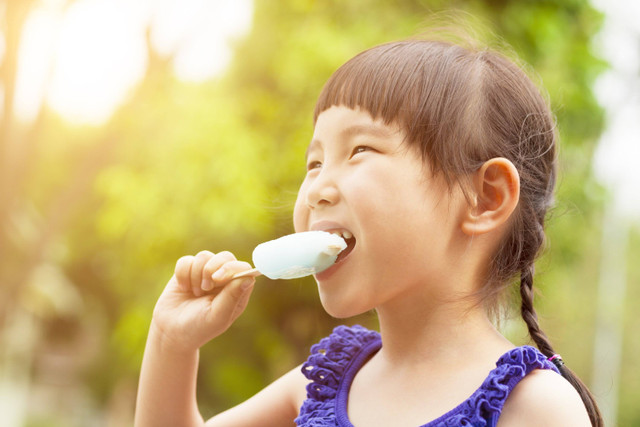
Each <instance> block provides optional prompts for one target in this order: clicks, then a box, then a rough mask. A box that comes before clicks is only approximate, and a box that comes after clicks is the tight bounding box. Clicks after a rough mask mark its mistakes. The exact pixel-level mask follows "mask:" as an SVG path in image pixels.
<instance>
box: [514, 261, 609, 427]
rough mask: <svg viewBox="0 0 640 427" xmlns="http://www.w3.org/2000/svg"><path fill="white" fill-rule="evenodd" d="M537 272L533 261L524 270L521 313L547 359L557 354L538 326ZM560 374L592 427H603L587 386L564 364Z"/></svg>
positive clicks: (559, 368)
mask: <svg viewBox="0 0 640 427" xmlns="http://www.w3.org/2000/svg"><path fill="white" fill-rule="evenodd" d="M534 271H535V267H534V264H533V261H530V263H529V265H528V266H527V267H525V268H523V270H522V272H521V275H520V296H521V297H522V306H521V309H520V311H521V313H522V318H523V319H524V322H525V323H526V325H527V329H528V330H529V335H530V336H531V338H532V339H533V341H534V342H535V344H536V346H537V347H538V349H539V350H540V351H541V352H542V354H544V355H545V356H547V357H551V356H553V354H554V353H555V352H554V351H553V347H552V346H551V342H550V341H549V338H547V336H546V335H545V333H544V332H542V329H540V325H539V324H538V315H537V314H536V311H535V309H534V308H533V296H534V290H533V273H534ZM556 366H557V368H558V370H559V371H560V374H562V376H563V377H564V378H565V379H566V380H567V381H569V383H570V384H571V385H572V386H573V387H574V388H575V389H576V391H577V392H578V394H579V395H580V398H581V399H582V402H583V403H584V406H585V407H586V409H587V413H588V414H589V419H590V420H591V425H592V426H593V427H603V426H604V422H603V420H602V415H601V414H600V410H599V409H598V406H597V404H596V402H595V398H594V397H593V395H592V394H591V392H589V389H588V388H587V386H585V385H584V383H583V382H582V381H581V380H580V378H578V377H577V376H576V375H575V374H574V373H573V372H572V371H571V370H570V369H569V368H567V366H566V365H564V364H559V365H556Z"/></svg>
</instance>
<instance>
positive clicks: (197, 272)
mask: <svg viewBox="0 0 640 427" xmlns="http://www.w3.org/2000/svg"><path fill="white" fill-rule="evenodd" d="M213 256H214V254H213V252H210V251H200V252H198V254H197V255H196V256H195V259H194V260H193V264H192V265H191V290H192V291H193V294H194V295H195V296H197V297H200V296H202V290H201V289H200V284H201V283H202V270H203V268H204V266H205V265H206V264H207V262H208V261H209V260H210V259H211V257H213Z"/></svg>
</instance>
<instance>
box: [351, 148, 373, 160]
mask: <svg viewBox="0 0 640 427" xmlns="http://www.w3.org/2000/svg"><path fill="white" fill-rule="evenodd" d="M365 151H373V148H371V147H368V146H366V145H358V146H357V147H355V148H354V149H353V150H352V151H351V157H353V156H355V155H356V154H360V153H364V152H365Z"/></svg>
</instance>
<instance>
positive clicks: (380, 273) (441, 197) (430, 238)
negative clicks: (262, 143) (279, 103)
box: [294, 106, 464, 317]
mask: <svg viewBox="0 0 640 427" xmlns="http://www.w3.org/2000/svg"><path fill="white" fill-rule="evenodd" d="M403 139H404V133H403V131H402V130H401V129H400V128H399V127H397V126H389V125H385V124H384V122H383V121H382V120H373V119H372V117H371V115H370V114H369V113H368V112H366V111H364V110H360V109H358V110H353V109H350V108H347V107H343V106H340V107H336V106H334V107H331V108H330V109H328V110H326V111H324V112H323V113H321V114H320V116H319V117H318V120H317V122H316V126H315V130H314V134H313V139H312V141H311V143H310V144H309V148H308V151H307V175H306V177H305V179H304V181H303V183H302V186H301V187H300V191H299V193H298V198H297V201H296V205H295V209H294V226H295V229H296V231H297V232H301V231H307V230H325V231H332V232H338V233H341V234H342V235H343V236H344V237H346V238H347V243H348V248H347V249H346V250H345V251H344V252H343V253H342V254H341V255H340V257H339V258H338V262H336V264H334V265H333V266H332V267H330V268H329V269H328V270H325V271H323V272H322V273H319V274H317V275H316V276H315V277H316V281H317V282H318V286H319V291H320V298H321V301H322V304H323V306H324V308H325V310H327V312H328V313H329V314H331V315H333V316H335V317H349V316H353V315H357V314H360V313H363V312H365V311H368V310H371V309H373V308H380V306H382V305H384V304H388V303H391V302H392V301H398V299H403V298H410V299H411V298H416V297H417V296H418V295H422V296H428V295H427V294H428V293H430V292H435V291H437V289H438V286H439V285H438V284H444V283H446V281H447V280H446V277H447V275H446V274H445V273H447V272H450V271H451V269H452V268H453V269H455V265H454V264H452V262H451V261H452V260H453V261H457V259H456V258H457V256H456V254H459V253H460V252H459V251H460V241H461V240H462V238H461V234H462V232H461V231H460V227H459V226H458V224H459V219H460V214H459V213H460V212H462V211H461V209H460V207H461V206H462V205H461V203H464V198H463V197H462V196H461V195H459V194H458V192H456V191H454V192H453V193H452V192H450V191H449V190H448V188H447V186H446V185H445V183H444V181H443V180H442V179H440V178H434V177H432V176H431V172H430V169H429V167H428V165H426V164H425V163H424V162H423V161H422V159H421V156H420V154H419V153H418V152H417V150H416V149H415V148H413V147H409V146H408V145H406V144H404V142H403ZM350 236H352V237H350ZM349 237H350V238H349ZM440 286H442V285H440Z"/></svg>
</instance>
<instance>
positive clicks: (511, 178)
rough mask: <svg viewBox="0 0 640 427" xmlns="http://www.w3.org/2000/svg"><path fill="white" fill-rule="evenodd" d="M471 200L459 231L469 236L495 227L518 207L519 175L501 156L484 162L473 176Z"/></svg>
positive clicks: (509, 162)
mask: <svg viewBox="0 0 640 427" xmlns="http://www.w3.org/2000/svg"><path fill="white" fill-rule="evenodd" d="M472 191H473V196H474V197H473V201H472V203H471V205H469V206H468V210H467V213H466V215H465V216H464V218H463V221H462V224H461V228H462V231H463V232H464V233H465V234H467V235H470V236H473V235H477V234H484V233H488V232H490V231H493V230H496V229H498V228H499V227H500V226H501V225H502V224H504V223H505V222H507V221H508V219H509V218H510V217H511V214H512V213H513V211H514V210H515V209H516V207H517V206H518V200H519V198H520V176H519V174H518V171H517V169H516V167H515V166H514V165H513V163H511V161H509V160H508V159H505V158H503V157H496V158H493V159H491V160H488V161H486V162H485V163H484V164H483V165H482V167H481V168H480V169H479V170H478V171H477V172H476V173H475V174H474V175H473V179H472Z"/></svg>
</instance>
